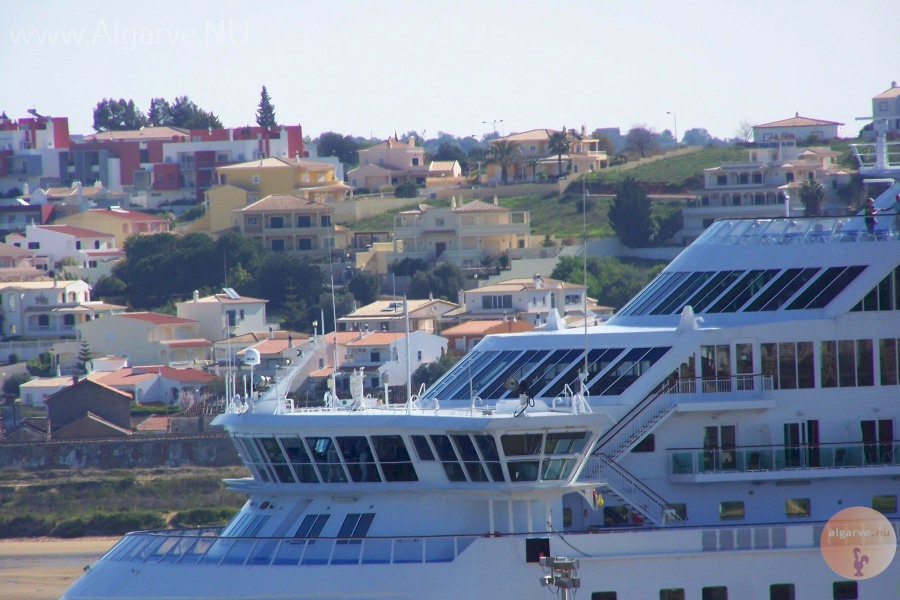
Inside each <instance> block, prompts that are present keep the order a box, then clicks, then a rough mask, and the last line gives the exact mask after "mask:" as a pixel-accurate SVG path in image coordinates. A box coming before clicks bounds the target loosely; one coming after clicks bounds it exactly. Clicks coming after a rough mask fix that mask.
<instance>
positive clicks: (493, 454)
mask: <svg viewBox="0 0 900 600" xmlns="http://www.w3.org/2000/svg"><path fill="white" fill-rule="evenodd" d="M473 437H474V438H475V444H476V445H477V446H478V450H479V451H480V452H481V457H482V458H483V459H484V461H485V463H486V464H487V470H488V473H489V474H490V475H491V479H493V480H494V481H506V477H504V476H503V466H502V465H501V463H500V455H499V454H498V452H497V442H496V441H495V440H494V436H492V435H487V434H475V435H474V436H473Z"/></svg>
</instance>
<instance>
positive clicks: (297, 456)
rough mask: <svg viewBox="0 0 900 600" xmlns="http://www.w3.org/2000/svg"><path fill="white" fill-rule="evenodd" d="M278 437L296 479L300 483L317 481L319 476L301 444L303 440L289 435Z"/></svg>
mask: <svg viewBox="0 0 900 600" xmlns="http://www.w3.org/2000/svg"><path fill="white" fill-rule="evenodd" d="M279 439H280V441H281V446H282V447H283V448H284V453H285V454H286V455H287V458H288V461H289V462H290V463H291V467H293V469H294V473H295V474H296V475H297V480H298V481H300V483H319V476H318V475H316V469H315V467H313V465H312V461H310V459H309V454H308V453H307V452H306V448H305V447H304V446H303V440H301V439H300V438H289V437H284V438H279Z"/></svg>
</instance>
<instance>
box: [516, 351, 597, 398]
mask: <svg viewBox="0 0 900 600" xmlns="http://www.w3.org/2000/svg"><path fill="white" fill-rule="evenodd" d="M582 353H583V351H582V350H556V351H555V352H552V353H551V354H550V355H549V356H548V357H547V359H546V360H545V361H544V362H542V363H540V364H538V365H537V366H536V367H535V368H534V369H533V370H532V371H531V372H530V373H526V374H525V377H527V383H528V389H529V391H531V392H532V394H533V395H535V396H537V395H540V394H541V391H542V390H543V389H544V388H545V387H547V386H548V385H549V384H550V382H551V381H553V380H554V379H556V378H557V377H558V376H559V374H560V373H562V372H563V371H564V370H565V369H566V368H567V367H569V365H571V364H572V361H573V360H575V358H576V357H581V356H582V355H583V354H582ZM507 395H508V394H507ZM554 395H555V394H554Z"/></svg>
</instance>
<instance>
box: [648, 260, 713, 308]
mask: <svg viewBox="0 0 900 600" xmlns="http://www.w3.org/2000/svg"><path fill="white" fill-rule="evenodd" d="M715 274H716V273H715V271H702V272H699V273H691V275H690V276H689V277H688V278H687V280H686V281H685V282H684V283H683V284H681V285H680V286H678V289H677V290H675V293H674V294H671V295H670V296H669V297H668V298H666V299H665V300H663V302H661V303H660V304H659V305H658V306H657V307H656V308H654V309H653V310H651V311H650V314H651V315H669V314H673V313H677V312H681V309H682V308H684V306H685V304H686V302H685V300H687V298H689V297H690V296H691V295H693V294H694V293H695V292H696V291H697V290H698V289H700V287H701V286H703V285H704V284H706V282H707V281H709V280H710V279H712V277H713V276H714V275H715Z"/></svg>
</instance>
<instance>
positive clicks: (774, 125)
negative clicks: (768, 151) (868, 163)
mask: <svg viewBox="0 0 900 600" xmlns="http://www.w3.org/2000/svg"><path fill="white" fill-rule="evenodd" d="M843 128H844V124H843V123H838V122H837V121H823V120H822V119H813V118H810V117H801V116H800V113H795V114H794V116H793V117H790V118H787V119H781V120H778V121H772V122H771V123H762V124H760V125H754V126H753V141H754V142H756V143H757V144H759V143H761V142H772V141H777V140H797V141H803V140H807V139H811V138H814V139H817V140H822V141H824V140H832V139H835V138H839V137H842V136H843Z"/></svg>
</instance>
